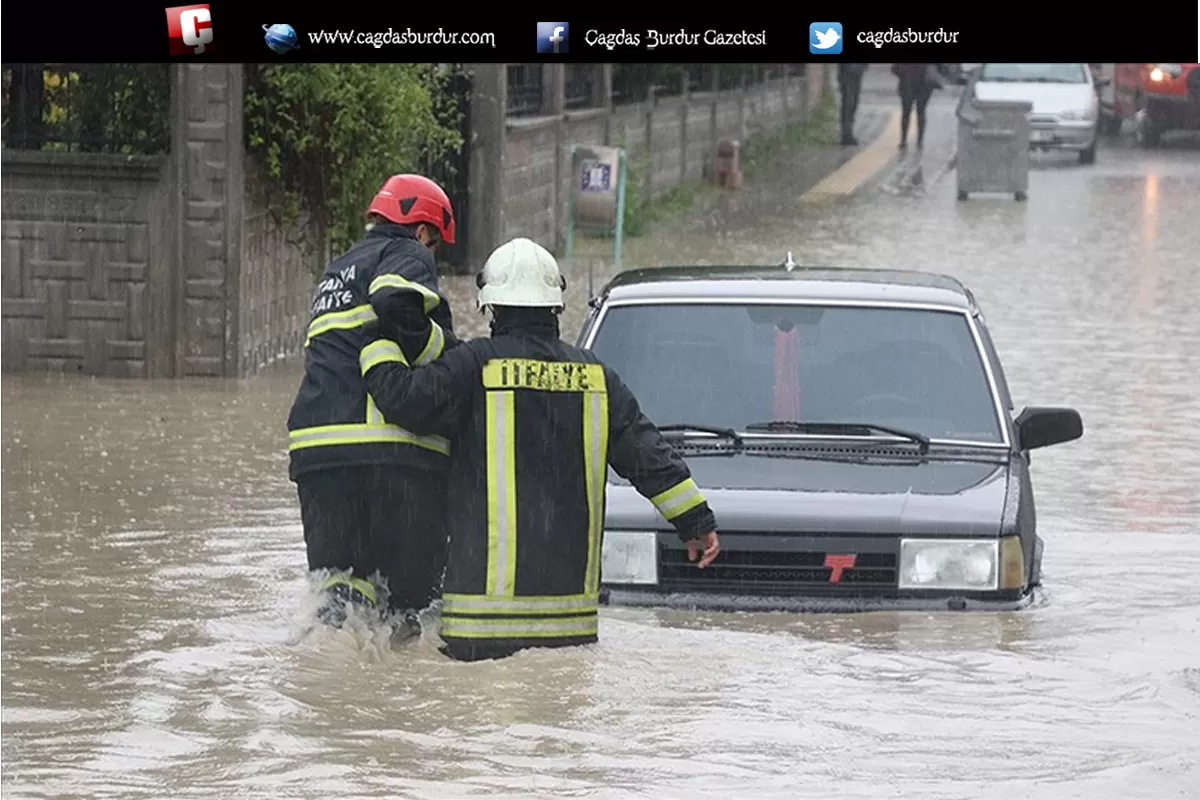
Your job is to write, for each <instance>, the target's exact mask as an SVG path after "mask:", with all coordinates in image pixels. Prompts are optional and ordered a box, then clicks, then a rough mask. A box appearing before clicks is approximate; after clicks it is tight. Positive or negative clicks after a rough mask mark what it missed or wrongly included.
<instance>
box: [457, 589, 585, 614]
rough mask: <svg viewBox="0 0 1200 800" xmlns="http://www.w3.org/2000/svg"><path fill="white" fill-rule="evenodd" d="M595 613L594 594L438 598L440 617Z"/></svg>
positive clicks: (479, 595)
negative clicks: (445, 615) (446, 615)
mask: <svg viewBox="0 0 1200 800" xmlns="http://www.w3.org/2000/svg"><path fill="white" fill-rule="evenodd" d="M599 610H600V597H599V595H597V594H574V595H561V596H560V595H529V596H520V597H491V596H489V595H483V594H449V593H448V594H445V595H443V596H442V613H443V614H450V615H457V616H482V615H487V614H507V615H509V616H515V615H520V616H552V615H555V614H558V615H563V614H568V615H573V616H578V615H580V614H592V613H598V612H599Z"/></svg>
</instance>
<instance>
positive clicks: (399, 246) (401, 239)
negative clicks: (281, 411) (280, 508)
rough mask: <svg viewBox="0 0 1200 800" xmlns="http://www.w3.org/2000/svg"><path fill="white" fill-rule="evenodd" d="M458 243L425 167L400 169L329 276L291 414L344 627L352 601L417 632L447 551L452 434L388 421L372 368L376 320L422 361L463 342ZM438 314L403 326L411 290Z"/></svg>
mask: <svg viewBox="0 0 1200 800" xmlns="http://www.w3.org/2000/svg"><path fill="white" fill-rule="evenodd" d="M440 242H446V243H448V244H453V243H454V210H453V208H451V205H450V198H449V197H447V196H446V193H445V192H444V191H443V190H442V188H441V187H440V186H438V185H437V184H436V183H434V182H433V181H431V180H430V179H429V178H426V177H423V176H421V175H393V176H392V177H390V178H388V180H387V182H385V183H384V184H383V187H382V188H381V189H380V190H379V193H378V194H376V195H375V199H374V200H372V201H371V205H370V207H369V208H368V209H367V233H366V235H365V236H364V237H363V238H362V240H360V241H359V242H358V243H357V244H355V245H354V246H353V247H351V248H350V250H348V251H347V252H346V253H345V254H343V255H342V256H340V257H338V258H336V259H334V261H333V262H332V263H330V264H329V266H328V267H326V268H325V272H324V274H323V275H322V276H321V278H320V280H319V281H318V283H317V286H316V289H315V290H314V292H313V296H312V313H311V318H310V321H309V325H308V333H307V338H306V342H305V373H304V379H303V382H302V383H301V385H300V390H299V392H298V393H297V395H296V399H295V402H294V403H293V405H292V408H291V413H290V414H289V415H288V434H289V446H288V451H289V456H290V467H289V477H290V479H291V480H292V481H294V482H295V483H296V485H297V491H298V494H299V499H300V514H301V519H302V522H303V526H304V543H305V546H306V549H307V551H308V568H309V570H310V572H312V573H314V574H315V575H316V576H317V577H318V578H320V579H322V580H323V582H322V585H321V589H322V591H323V592H324V595H323V598H322V599H323V605H322V608H321V611H320V617H321V619H322V620H324V621H325V622H327V623H329V624H331V625H334V626H340V625H341V624H342V622H344V620H345V618H346V612H347V608H348V606H350V605H352V604H353V605H359V606H364V607H366V608H368V609H369V610H371V611H372V612H373V613H374V612H378V613H379V614H380V615H381V616H387V617H389V618H390V619H391V620H393V622H395V623H398V629H399V630H400V631H403V632H405V633H409V634H414V633H416V632H418V630H419V628H418V626H417V617H416V614H417V612H418V611H419V610H420V609H422V608H424V607H426V606H428V605H429V603H430V602H431V601H432V600H434V599H436V598H437V596H438V592H439V587H440V583H441V577H442V569H443V567H444V563H445V549H446V531H445V522H444V520H445V518H446V513H445V503H446V490H445V472H446V469H447V467H448V464H449V455H450V443H449V442H448V441H447V440H446V439H445V438H443V437H440V436H418V435H416V434H414V433H412V432H410V431H406V430H404V429H403V428H401V427H399V426H397V425H391V424H388V423H387V422H385V421H384V419H383V415H382V414H380V413H379V410H378V409H377V408H376V406H375V402H374V400H373V399H372V398H371V396H370V395H369V394H368V393H367V390H366V388H365V386H364V383H363V379H362V375H361V373H360V369H359V351H360V350H361V349H362V346H363V344H364V341H363V326H364V325H365V324H366V323H368V322H373V321H375V322H376V324H377V326H378V327H379V329H380V330H383V331H388V332H389V333H390V336H391V337H393V338H394V339H395V340H396V341H397V342H399V344H400V347H401V349H402V351H403V354H404V356H405V358H406V359H407V360H408V362H409V363H410V364H414V365H416V364H426V363H428V362H430V361H432V360H433V359H435V358H437V357H438V356H440V355H441V354H442V353H443V352H444V351H446V350H447V349H450V348H452V347H454V346H456V345H457V344H459V342H458V340H457V339H456V338H455V336H454V333H453V321H452V319H451V314H450V307H449V305H448V304H447V302H446V298H445V297H443V296H442V294H441V293H440V292H439V290H438V274H437V262H436V261H435V260H434V250H435V249H436V247H437V246H438V244H439V243H440ZM408 298H420V307H421V308H423V309H424V313H425V317H426V319H427V320H428V323H429V324H425V320H422V321H421V325H419V326H416V327H414V326H413V325H412V324H409V325H408V326H407V328H405V327H404V325H403V320H404V318H405V314H406V313H408V312H406V308H408V305H407V304H406V302H405V301H406V299H408Z"/></svg>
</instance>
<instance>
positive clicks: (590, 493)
mask: <svg viewBox="0 0 1200 800" xmlns="http://www.w3.org/2000/svg"><path fill="white" fill-rule="evenodd" d="M600 381H601V388H602V389H603V388H604V387H603V381H604V373H603V372H601V373H600ZM583 451H584V452H583V458H584V480H585V481H586V482H587V505H588V551H587V569H586V571H585V572H584V576H585V578H584V581H585V583H584V591H585V592H588V593H593V592H599V591H600V546H601V544H602V543H603V538H604V482H605V478H606V477H607V476H608V469H607V466H608V394H607V393H605V392H604V391H598V392H589V393H587V394H585V395H583Z"/></svg>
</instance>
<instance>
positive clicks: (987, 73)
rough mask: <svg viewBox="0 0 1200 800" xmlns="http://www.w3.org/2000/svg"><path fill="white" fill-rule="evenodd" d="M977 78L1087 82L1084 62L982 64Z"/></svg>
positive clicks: (1015, 80) (1009, 81) (1036, 81)
mask: <svg viewBox="0 0 1200 800" xmlns="http://www.w3.org/2000/svg"><path fill="white" fill-rule="evenodd" d="M979 80H981V81H990V82H999V83H1014V82H1015V83H1030V82H1032V83H1087V80H1088V76H1087V67H1086V65H1084V64H984V65H983V66H982V67H981V68H980V70H979Z"/></svg>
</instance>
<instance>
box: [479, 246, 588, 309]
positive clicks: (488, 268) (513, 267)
mask: <svg viewBox="0 0 1200 800" xmlns="http://www.w3.org/2000/svg"><path fill="white" fill-rule="evenodd" d="M475 285H476V286H478V287H479V308H480V309H481V310H482V309H483V308H484V306H525V307H535V308H536V307H541V308H561V307H562V305H563V290H564V289H566V288H567V279H566V278H564V277H563V275H562V273H561V272H559V269H558V262H557V261H555V260H554V256H553V255H551V254H550V251H549V250H547V249H546V248H544V247H542V246H541V245H540V244H538V243H537V242H535V241H533V240H531V239H525V238H519V239H513V240H512V241H510V242H505V243H504V244H502V245H500V246H499V247H497V248H496V249H495V251H493V252H492V254H491V255H490V256H488V260H487V262H486V263H485V264H484V265H483V270H482V271H480V273H479V274H478V275H477V276H475Z"/></svg>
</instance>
